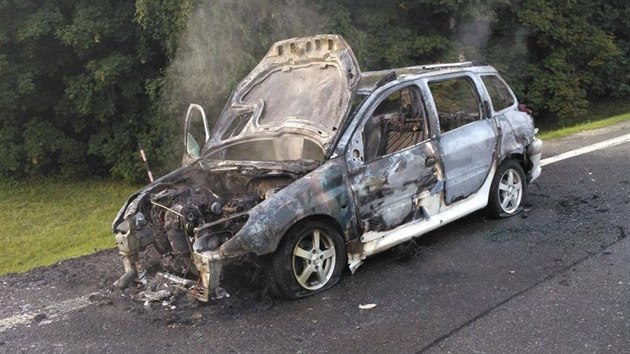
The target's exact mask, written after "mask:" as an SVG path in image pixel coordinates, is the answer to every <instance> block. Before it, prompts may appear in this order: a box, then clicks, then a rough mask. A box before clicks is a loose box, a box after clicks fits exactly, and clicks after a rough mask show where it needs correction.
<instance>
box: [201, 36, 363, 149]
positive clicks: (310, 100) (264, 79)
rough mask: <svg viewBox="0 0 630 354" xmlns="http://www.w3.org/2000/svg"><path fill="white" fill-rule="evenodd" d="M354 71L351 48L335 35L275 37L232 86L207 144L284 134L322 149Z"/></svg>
mask: <svg viewBox="0 0 630 354" xmlns="http://www.w3.org/2000/svg"><path fill="white" fill-rule="evenodd" d="M360 77H361V73H360V70H359V65H358V63H357V60H356V58H355V56H354V53H353V52H352V49H351V48H350V46H349V45H348V44H347V43H346V41H345V40H344V39H343V37H341V36H339V35H318V36H314V37H304V38H293V39H288V40H284V41H280V42H277V43H275V44H274V45H273V46H272V47H271V49H270V50H269V52H268V53H267V54H266V55H265V57H264V58H263V59H262V61H261V62H260V63H259V64H258V65H257V66H256V67H255V68H254V69H253V70H252V71H251V72H250V73H249V74H248V75H247V76H246V77H245V78H244V79H243V80H242V81H241V82H240V83H239V84H238V86H237V87H236V89H235V91H234V93H233V94H232V97H231V99H230V101H229V102H228V104H227V106H226V107H225V109H224V110H223V112H222V113H221V116H220V117H219V119H218V121H217V122H216V124H215V127H214V130H213V132H212V134H211V137H210V140H209V144H208V146H209V147H210V148H211V149H212V147H217V146H220V145H224V144H230V143H234V142H236V141H244V140H251V139H260V138H266V137H269V138H279V137H282V136H283V135H285V134H289V135H301V136H304V137H305V138H307V139H309V140H311V141H313V142H315V143H316V144H318V145H319V146H320V147H321V148H322V149H323V150H324V151H326V152H328V150H329V148H330V145H331V144H332V142H333V141H334V139H335V137H336V135H337V133H338V132H339V131H340V127H341V126H342V125H343V123H344V119H346V117H347V116H348V113H349V110H350V106H351V103H352V98H353V95H354V93H355V91H356V88H357V84H358V81H359V79H360Z"/></svg>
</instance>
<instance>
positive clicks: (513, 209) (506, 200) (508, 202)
mask: <svg viewBox="0 0 630 354" xmlns="http://www.w3.org/2000/svg"><path fill="white" fill-rule="evenodd" d="M526 188H527V183H526V182H525V173H524V172H523V168H522V167H521V165H520V164H519V163H518V162H516V161H514V160H505V161H504V162H503V163H502V164H501V165H500V166H499V169H498V170H497V172H496V173H495V175H494V178H493V179H492V185H491V186H490V196H489V199H488V207H487V211H488V214H489V215H490V216H491V217H494V218H504V217H508V216H512V215H516V214H518V213H519V212H521V210H522V209H523V201H524V199H525V190H526Z"/></svg>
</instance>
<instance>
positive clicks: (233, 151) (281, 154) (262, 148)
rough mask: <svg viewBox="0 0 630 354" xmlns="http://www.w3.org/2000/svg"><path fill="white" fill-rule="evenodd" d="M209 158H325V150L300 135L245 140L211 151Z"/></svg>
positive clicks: (319, 159)
mask: <svg viewBox="0 0 630 354" xmlns="http://www.w3.org/2000/svg"><path fill="white" fill-rule="evenodd" d="M207 156H208V158H210V159H214V160H234V161H292V160H315V161H323V160H324V150H322V148H321V147H319V145H317V144H316V143H314V142H313V141H311V140H309V139H306V138H304V137H302V136H299V135H289V134H285V135H283V136H281V137H274V138H268V139H257V140H250V141H243V142H239V143H236V144H231V145H228V146H224V147H221V148H219V149H217V150H214V151H211V152H210V153H209V154H208V155H207Z"/></svg>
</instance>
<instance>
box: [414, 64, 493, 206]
mask: <svg viewBox="0 0 630 354" xmlns="http://www.w3.org/2000/svg"><path fill="white" fill-rule="evenodd" d="M426 83H427V86H428V90H429V92H430V97H429V99H428V101H430V102H429V103H428V104H429V105H430V106H431V108H430V109H429V111H430V112H432V114H435V115H437V120H438V121H439V126H440V137H439V139H438V140H439V144H440V150H441V154H442V156H441V157H442V162H443V166H444V175H445V185H444V202H445V203H446V204H447V205H449V204H451V203H453V202H455V201H458V200H461V199H464V198H467V197H468V196H470V195H471V194H473V193H475V192H476V191H477V190H479V188H480V187H481V186H482V184H483V182H484V180H485V179H486V177H487V176H488V173H489V172H490V169H491V167H492V162H493V158H494V156H495V154H494V151H495V147H496V141H497V139H496V129H495V126H494V123H493V121H492V120H491V119H488V118H489V117H488V116H489V114H488V113H489V112H488V108H487V107H488V105H487V103H484V104H482V103H481V102H482V100H481V99H480V98H481V96H480V95H479V92H480V91H479V90H478V87H477V84H476V81H475V79H474V77H473V76H469V75H467V74H458V75H454V76H453V75H451V76H447V77H445V78H436V79H434V80H428V81H427V82H426ZM486 102H487V101H486Z"/></svg>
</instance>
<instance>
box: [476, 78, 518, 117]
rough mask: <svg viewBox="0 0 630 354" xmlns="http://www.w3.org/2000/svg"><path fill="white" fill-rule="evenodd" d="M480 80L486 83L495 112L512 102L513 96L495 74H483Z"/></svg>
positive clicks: (510, 104)
mask: <svg viewBox="0 0 630 354" xmlns="http://www.w3.org/2000/svg"><path fill="white" fill-rule="evenodd" d="M481 80H482V81H483V83H484V85H486V89H487V90H488V94H489V95H490V100H491V101H492V107H493V108H494V111H495V112H499V111H502V110H504V109H506V108H508V107H510V106H512V105H513V104H514V97H513V96H512V94H511V93H510V90H509V89H508V88H507V86H506V85H505V84H504V83H503V81H501V79H499V78H498V77H497V76H496V75H483V76H481Z"/></svg>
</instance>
